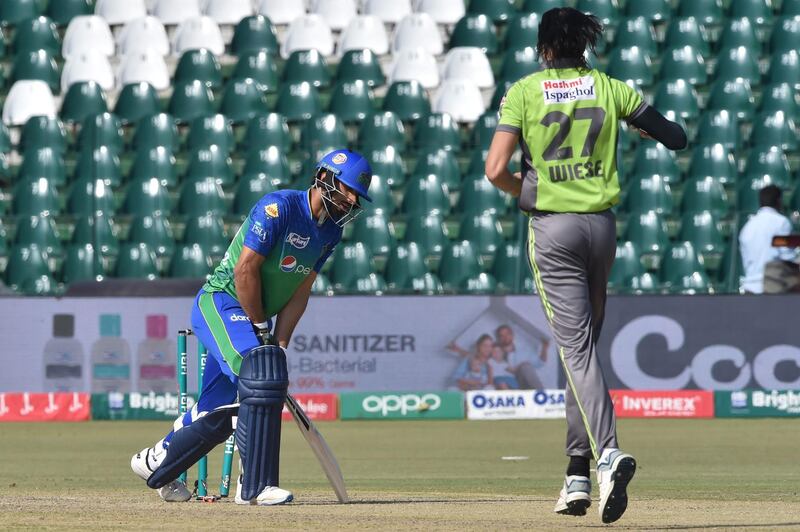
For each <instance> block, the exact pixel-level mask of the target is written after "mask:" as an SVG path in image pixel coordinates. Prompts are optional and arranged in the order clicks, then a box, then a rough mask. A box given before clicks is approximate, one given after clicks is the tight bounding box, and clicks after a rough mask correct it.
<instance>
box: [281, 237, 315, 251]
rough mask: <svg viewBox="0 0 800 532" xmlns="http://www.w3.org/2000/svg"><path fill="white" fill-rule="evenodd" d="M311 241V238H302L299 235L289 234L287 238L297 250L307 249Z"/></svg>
mask: <svg viewBox="0 0 800 532" xmlns="http://www.w3.org/2000/svg"><path fill="white" fill-rule="evenodd" d="M310 240H311V237H310V236H300V235H298V234H297V233H289V236H287V237H286V241H287V242H288V243H289V244H291V245H292V246H294V247H296V248H297V249H303V248H305V247H306V246H307V245H308V242H309V241H310Z"/></svg>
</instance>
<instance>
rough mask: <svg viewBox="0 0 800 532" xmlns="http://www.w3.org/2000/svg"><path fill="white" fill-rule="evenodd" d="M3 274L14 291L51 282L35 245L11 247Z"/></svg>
mask: <svg viewBox="0 0 800 532" xmlns="http://www.w3.org/2000/svg"><path fill="white" fill-rule="evenodd" d="M0 5H2V4H1V3H0ZM5 274H6V275H5V282H6V284H7V285H8V286H9V287H10V288H11V289H12V290H15V291H23V289H24V288H29V287H31V286H35V283H36V281H37V280H43V281H44V283H46V282H47V281H48V280H51V276H50V268H49V267H48V266H47V255H46V254H45V253H44V251H43V250H41V249H40V248H39V247H38V246H36V245H25V244H17V245H15V246H13V247H12V248H11V249H10V250H9V254H8V264H7V265H6V272H5ZM44 283H43V284H44ZM34 292H35V291H34Z"/></svg>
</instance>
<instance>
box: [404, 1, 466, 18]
mask: <svg viewBox="0 0 800 532" xmlns="http://www.w3.org/2000/svg"><path fill="white" fill-rule="evenodd" d="M414 10H415V11H418V12H420V13H427V14H429V15H430V16H431V18H433V20H434V21H436V23H437V24H455V23H456V22H458V21H459V20H461V17H463V16H464V13H465V12H466V9H464V0H417V3H416V6H415V8H414Z"/></svg>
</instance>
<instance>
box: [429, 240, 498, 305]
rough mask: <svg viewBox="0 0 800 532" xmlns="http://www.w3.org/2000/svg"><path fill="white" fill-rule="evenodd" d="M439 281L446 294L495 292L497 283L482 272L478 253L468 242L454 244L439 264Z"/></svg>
mask: <svg viewBox="0 0 800 532" xmlns="http://www.w3.org/2000/svg"><path fill="white" fill-rule="evenodd" d="M439 279H441V281H442V287H443V288H444V290H445V291H446V292H451V293H457V292H466V293H472V294H479V293H491V292H494V288H495V286H496V281H495V280H494V277H491V276H489V275H487V274H485V273H482V272H481V265H480V262H479V260H478V251H477V250H476V249H475V246H474V245H473V244H472V243H471V242H470V241H468V240H462V241H460V242H453V243H452V244H450V245H449V246H448V247H447V248H446V249H445V251H444V253H443V255H442V261H441V262H440V263H439Z"/></svg>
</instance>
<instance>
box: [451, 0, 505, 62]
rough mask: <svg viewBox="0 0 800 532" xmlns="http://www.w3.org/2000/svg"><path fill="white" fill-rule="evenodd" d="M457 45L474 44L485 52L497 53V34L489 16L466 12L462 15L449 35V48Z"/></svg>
mask: <svg viewBox="0 0 800 532" xmlns="http://www.w3.org/2000/svg"><path fill="white" fill-rule="evenodd" d="M500 1H501V2H503V1H504V0H500ZM473 3H474V2H473ZM459 46H474V47H476V48H480V49H481V50H483V51H484V52H485V53H487V54H495V53H497V49H498V42H497V34H496V33H495V30H494V26H493V25H492V18H491V16H487V15H486V14H468V15H466V16H464V17H462V18H461V20H459V21H458V22H457V23H456V26H455V28H454V29H453V34H452V35H451V36H450V48H456V47H459Z"/></svg>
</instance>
